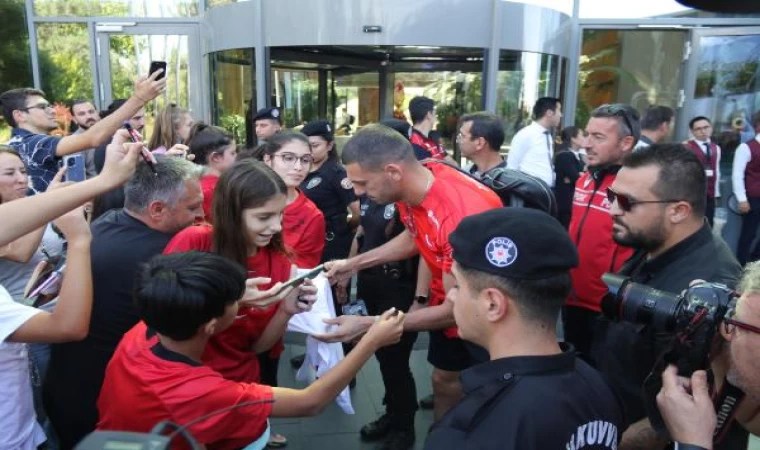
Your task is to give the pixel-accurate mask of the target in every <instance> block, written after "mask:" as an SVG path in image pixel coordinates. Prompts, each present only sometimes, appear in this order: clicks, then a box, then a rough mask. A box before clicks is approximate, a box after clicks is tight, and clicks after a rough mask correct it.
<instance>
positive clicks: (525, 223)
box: [449, 208, 578, 280]
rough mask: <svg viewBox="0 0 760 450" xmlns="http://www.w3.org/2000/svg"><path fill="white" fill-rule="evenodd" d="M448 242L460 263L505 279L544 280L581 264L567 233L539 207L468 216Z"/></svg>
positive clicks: (494, 211)
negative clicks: (538, 208) (537, 208)
mask: <svg viewBox="0 0 760 450" xmlns="http://www.w3.org/2000/svg"><path fill="white" fill-rule="evenodd" d="M449 243H450V244H451V247H452V249H453V250H454V260H455V261H456V262H457V263H458V264H461V265H462V266H464V267H467V268H469V269H473V270H477V271H480V272H486V273H490V274H493V275H498V276H501V277H504V278H512V279H521V280H539V279H543V278H549V277H552V276H555V275H560V274H562V273H567V272H568V271H569V270H570V269H571V268H573V267H576V266H577V265H578V252H577V251H576V249H575V245H573V243H572V241H570V236H569V235H568V234H567V231H566V230H565V229H564V228H563V227H562V225H560V223H559V222H558V221H557V220H556V219H554V218H553V217H551V216H550V215H548V214H546V213H545V212H543V211H539V210H536V209H529V208H498V209H492V210H489V211H486V212H483V213H480V214H475V215H473V216H469V217H465V218H464V219H463V220H462V221H461V222H460V223H459V226H457V228H456V230H454V232H453V233H451V235H449Z"/></svg>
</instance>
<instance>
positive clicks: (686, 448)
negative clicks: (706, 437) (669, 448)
mask: <svg viewBox="0 0 760 450" xmlns="http://www.w3.org/2000/svg"><path fill="white" fill-rule="evenodd" d="M674 444H675V445H674V448H673V450H707V449H706V448H704V447H700V446H699V445H694V444H682V443H680V442H675V443H674Z"/></svg>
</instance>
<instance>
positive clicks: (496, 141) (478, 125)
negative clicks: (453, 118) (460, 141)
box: [459, 111, 504, 152]
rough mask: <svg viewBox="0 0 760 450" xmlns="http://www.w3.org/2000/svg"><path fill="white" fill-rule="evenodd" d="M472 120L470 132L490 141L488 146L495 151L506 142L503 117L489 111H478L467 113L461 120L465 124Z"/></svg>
mask: <svg viewBox="0 0 760 450" xmlns="http://www.w3.org/2000/svg"><path fill="white" fill-rule="evenodd" d="M465 122H470V123H471V124H472V125H470V134H471V135H472V137H473V138H481V137H482V138H483V139H485V140H486V142H488V146H489V147H491V149H492V150H494V151H497V152H498V151H499V149H501V144H503V143H504V123H503V122H502V121H501V117H499V116H497V115H496V114H494V113H491V112H488V111H478V112H475V113H472V114H465V115H464V116H462V118H461V119H460V120H459V123H460V124H462V125H464V123H465Z"/></svg>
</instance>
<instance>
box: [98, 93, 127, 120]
mask: <svg viewBox="0 0 760 450" xmlns="http://www.w3.org/2000/svg"><path fill="white" fill-rule="evenodd" d="M124 103H127V99H126V98H117V99H116V100H114V101H112V102H111V104H110V105H108V107H107V108H106V109H104V110H102V111H100V118H101V119H105V118H106V117H108V116H110V115H111V114H113V113H115V112H116V110H117V109H119V108H121V107H122V106H124Z"/></svg>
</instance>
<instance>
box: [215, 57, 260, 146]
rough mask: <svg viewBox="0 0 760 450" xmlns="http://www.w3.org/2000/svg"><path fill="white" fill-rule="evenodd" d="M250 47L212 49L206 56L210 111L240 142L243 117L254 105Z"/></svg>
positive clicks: (254, 95)
mask: <svg viewBox="0 0 760 450" xmlns="http://www.w3.org/2000/svg"><path fill="white" fill-rule="evenodd" d="M253 56H254V50H253V49H250V48H247V49H236V50H225V51H221V52H215V53H213V54H211V56H210V63H211V64H210V67H211V83H212V96H213V98H212V104H213V106H212V114H213V118H214V119H213V120H214V123H215V124H217V125H219V126H221V127H223V128H225V129H227V130H229V131H230V132H231V133H233V134H234V135H235V140H236V141H237V142H238V143H240V144H244V143H245V142H246V139H245V127H246V124H245V117H246V113H247V111H248V110H249V108H251V107H252V108H254V109H255V108H256V70H255V68H254V57H253Z"/></svg>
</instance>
